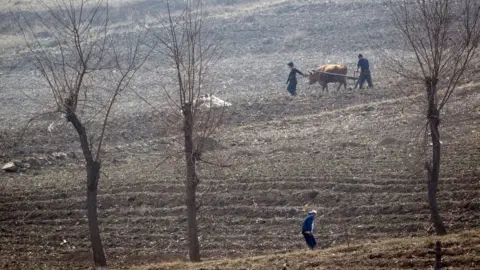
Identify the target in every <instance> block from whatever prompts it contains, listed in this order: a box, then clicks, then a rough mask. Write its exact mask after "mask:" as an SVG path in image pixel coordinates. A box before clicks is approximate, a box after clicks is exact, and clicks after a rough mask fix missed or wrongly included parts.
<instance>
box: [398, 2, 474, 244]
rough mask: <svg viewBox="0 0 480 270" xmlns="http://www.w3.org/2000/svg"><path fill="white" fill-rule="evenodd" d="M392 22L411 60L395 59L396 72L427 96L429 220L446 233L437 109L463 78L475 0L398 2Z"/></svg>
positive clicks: (469, 59)
mask: <svg viewBox="0 0 480 270" xmlns="http://www.w3.org/2000/svg"><path fill="white" fill-rule="evenodd" d="M391 9H392V14H393V21H394V23H395V26H396V28H397V29H398V30H399V33H400V35H401V37H402V38H403V39H404V40H405V42H406V45H407V47H408V48H410V49H411V50H412V51H413V53H414V56H413V57H412V59H411V60H412V61H409V60H408V59H401V60H398V61H396V64H397V65H396V71H397V73H398V74H399V75H401V76H402V77H403V78H405V79H407V80H408V81H409V83H410V84H414V83H418V84H422V85H423V89H425V94H426V110H425V114H426V118H427V123H426V130H427V131H426V134H429V136H430V139H431V144H428V145H430V146H431V148H430V149H429V152H430V153H431V157H430V158H428V159H427V161H426V162H425V171H426V174H427V183H428V202H429V206H430V213H431V220H432V222H433V224H434V227H435V231H436V233H437V234H438V235H444V234H446V233H447V230H446V228H445V225H444V223H443V220H442V218H441V216H440V213H439V209H438V205H437V189H438V183H439V179H440V160H441V159H440V158H441V142H440V130H439V125H440V116H441V114H440V113H441V111H442V109H443V108H444V107H445V105H446V104H447V102H448V101H449V99H450V97H451V96H452V95H453V94H454V93H455V91H456V90H457V86H458V85H459V84H460V83H462V80H464V79H465V74H466V71H467V70H468V69H469V68H470V64H471V62H472V59H474V58H475V57H476V56H477V53H478V46H479V42H480V2H479V1H478V0H402V1H401V2H400V3H399V2H396V1H395V2H393V1H392V2H391Z"/></svg>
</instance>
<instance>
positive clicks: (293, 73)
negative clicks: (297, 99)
mask: <svg viewBox="0 0 480 270" xmlns="http://www.w3.org/2000/svg"><path fill="white" fill-rule="evenodd" d="M288 67H289V68H290V74H288V80H287V91H288V92H289V93H290V94H291V95H292V96H296V95H297V73H298V74H300V75H302V76H303V77H306V75H304V74H303V73H302V72H300V70H298V69H296V68H295V66H294V65H293V62H290V63H288Z"/></svg>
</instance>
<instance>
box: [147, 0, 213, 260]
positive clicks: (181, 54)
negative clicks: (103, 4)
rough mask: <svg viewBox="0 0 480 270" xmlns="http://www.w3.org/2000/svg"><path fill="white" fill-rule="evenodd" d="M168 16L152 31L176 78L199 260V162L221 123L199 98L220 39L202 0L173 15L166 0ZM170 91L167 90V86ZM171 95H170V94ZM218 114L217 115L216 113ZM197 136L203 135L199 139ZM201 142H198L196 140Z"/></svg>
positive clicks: (190, 0)
mask: <svg viewBox="0 0 480 270" xmlns="http://www.w3.org/2000/svg"><path fill="white" fill-rule="evenodd" d="M167 12H168V13H167V15H166V18H163V19H162V14H160V15H159V18H160V27H159V28H158V31H155V30H153V35H154V37H155V39H156V40H157V41H158V43H159V47H160V48H161V49H160V51H159V52H160V54H161V55H163V56H165V57H166V58H167V59H168V60H170V62H171V63H172V68H173V70H174V76H175V78H176V81H177V88H176V90H175V100H174V99H171V101H173V102H174V103H175V104H176V107H177V109H179V110H181V111H182V115H183V137H184V142H183V148H184V153H185V165H186V179H185V188H186V190H185V191H186V207H187V225H188V230H187V231H188V243H189V257H190V260H191V261H193V262H198V261H200V244H199V241H198V226H197V209H198V208H199V205H197V198H196V190H197V186H198V184H199V182H200V181H199V177H198V174H197V168H196V164H197V163H198V162H200V161H202V150H203V146H202V140H203V139H205V138H207V137H209V136H210V135H211V134H212V133H213V132H214V131H215V129H216V128H217V127H218V125H219V123H220V119H221V117H215V116H214V113H213V112H212V111H208V112H206V113H202V112H201V111H200V110H199V104H198V103H197V102H196V100H197V99H198V98H199V97H200V96H201V94H202V92H203V87H205V85H204V84H205V81H204V80H205V76H206V75H207V71H208V68H209V67H210V66H211V65H212V64H213V63H214V62H215V60H218V58H219V55H218V50H217V45H218V39H217V38H216V35H215V34H214V32H213V31H212V29H211V28H207V27H206V26H205V23H206V21H205V20H204V18H205V16H204V14H203V10H202V1H201V0H187V1H186V5H185V9H184V10H183V11H182V12H180V13H178V14H177V15H174V13H173V11H172V10H171V8H170V2H169V1H167ZM165 90H166V91H167V93H168V89H165ZM169 96H170V95H169ZM217 116H218V115H217ZM196 138H200V139H199V140H196ZM196 141H198V142H197V143H195V142H196Z"/></svg>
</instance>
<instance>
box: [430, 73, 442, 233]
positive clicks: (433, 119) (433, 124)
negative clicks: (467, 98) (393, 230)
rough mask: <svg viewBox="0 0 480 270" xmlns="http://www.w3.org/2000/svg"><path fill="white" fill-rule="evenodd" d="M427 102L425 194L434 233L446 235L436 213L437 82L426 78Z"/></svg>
mask: <svg viewBox="0 0 480 270" xmlns="http://www.w3.org/2000/svg"><path fill="white" fill-rule="evenodd" d="M425 88H426V92H427V100H428V112H427V118H428V126H429V127H430V136H431V139H432V158H431V165H430V164H429V163H428V162H427V163H426V164H425V167H426V170H427V183H428V187H427V192H428V203H429V205H430V211H431V217H432V222H433V225H434V226H435V231H436V232H437V234H440V235H444V234H446V233H447V231H446V229H445V226H444V225H443V220H442V217H441V216H440V213H439V211H438V203H437V189H438V180H439V178H440V161H441V160H440V157H441V144H440V131H439V129H438V126H439V125H440V114H439V112H438V109H437V106H436V105H435V93H436V92H437V82H436V81H435V80H432V79H430V78H426V84H425Z"/></svg>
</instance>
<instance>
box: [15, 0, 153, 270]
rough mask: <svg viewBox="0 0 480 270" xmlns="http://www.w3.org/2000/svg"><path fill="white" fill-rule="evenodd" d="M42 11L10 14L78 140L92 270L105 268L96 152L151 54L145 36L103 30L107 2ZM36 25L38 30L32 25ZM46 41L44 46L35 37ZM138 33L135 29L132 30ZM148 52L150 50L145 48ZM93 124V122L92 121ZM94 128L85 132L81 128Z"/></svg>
mask: <svg viewBox="0 0 480 270" xmlns="http://www.w3.org/2000/svg"><path fill="white" fill-rule="evenodd" d="M42 6H43V8H44V10H43V11H42V12H40V11H36V10H33V11H34V14H35V16H34V17H29V18H27V17H26V16H25V15H24V14H25V13H24V12H18V13H17V14H15V16H14V17H15V19H16V21H17V23H18V25H19V27H20V29H21V31H22V33H23V36H24V38H25V41H26V44H27V46H28V48H29V51H30V55H31V57H33V60H34V63H35V66H36V68H37V69H38V70H39V71H40V73H41V75H42V76H43V78H44V80H45V82H46V84H47V86H48V88H49V89H50V91H51V93H52V97H53V100H54V102H55V103H56V107H57V109H56V112H58V113H60V114H62V115H63V116H64V117H65V119H66V121H67V122H69V123H71V125H72V126H73V128H74V129H75V131H76V133H77V134H78V136H79V141H80V146H81V150H82V152H83V156H84V158H85V162H86V172H87V186H86V187H87V217H88V228H89V231H90V241H91V246H92V251H93V261H94V264H95V267H97V268H104V267H106V265H107V262H106V258H105V253H104V250H103V246H102V241H101V238H100V230H99V226H98V216H97V189H98V183H99V180H100V169H101V165H102V163H101V158H102V146H103V142H104V139H105V136H106V130H107V124H108V120H109V116H110V115H111V113H112V109H113V105H114V104H115V103H116V102H117V100H118V97H119V95H120V94H121V93H122V92H123V91H124V90H125V89H126V88H127V87H128V85H129V84H130V82H131V80H132V78H133V77H134V75H135V73H136V72H137V71H138V70H139V68H140V67H141V66H142V64H143V63H144V62H145V60H146V58H147V56H148V54H149V53H150V51H151V49H148V50H143V45H144V43H143V41H144V39H145V36H146V33H145V32H143V31H138V32H137V33H123V34H121V33H115V32H112V31H110V30H109V8H108V1H103V0H96V1H88V0H57V1H55V2H54V4H52V5H47V4H45V3H43V2H42ZM32 21H36V22H37V23H38V24H39V25H32ZM37 27H39V28H41V29H42V30H43V31H46V32H48V33H49V34H50V35H51V39H52V42H51V43H48V44H47V45H45V43H44V42H42V41H41V40H39V39H38V38H37V37H36V35H35V29H37ZM137 30H138V29H137ZM151 47H152V46H150V48H151ZM92 119H93V120H95V119H98V121H92ZM90 122H92V123H93V122H96V123H97V125H96V126H95V125H94V124H92V125H91V127H90V128H89V126H87V124H86V123H90Z"/></svg>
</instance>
